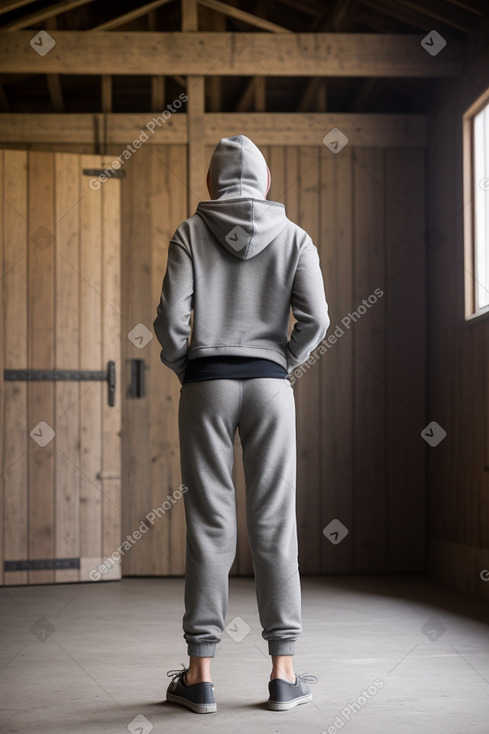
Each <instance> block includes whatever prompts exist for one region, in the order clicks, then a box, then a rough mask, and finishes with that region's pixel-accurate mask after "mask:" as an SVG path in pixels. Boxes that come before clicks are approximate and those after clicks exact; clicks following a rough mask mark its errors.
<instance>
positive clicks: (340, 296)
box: [15, 129, 426, 575]
mask: <svg viewBox="0 0 489 734" xmlns="http://www.w3.org/2000/svg"><path fill="white" fill-rule="evenodd" d="M243 132H244V134H246V129H244V130H243ZM15 147H22V146H15ZM35 147H37V148H48V149H56V150H60V149H64V150H71V151H77V152H90V148H89V147H88V146H83V147H82V146H76V145H63V146H61V145H36V146H35ZM260 147H261V148H262V150H263V152H264V154H265V156H266V157H267V160H268V162H269V167H270V169H271V173H272V188H271V191H270V195H269V196H270V198H272V199H275V200H278V201H283V202H284V203H285V204H286V207H287V213H288V216H289V217H290V218H291V219H292V220H294V221H296V222H297V223H299V224H300V225H301V226H302V227H304V228H305V229H307V231H308V232H310V234H311V236H312V237H313V239H314V241H315V243H316V245H317V246H318V249H319V254H320V258H321V264H322V269H323V274H324V280H325V287H326V293H327V298H328V302H329V306H330V315H331V326H330V329H329V332H328V336H329V335H334V334H335V331H336V334H337V335H339V338H338V339H337V342H336V343H335V344H332V345H330V346H329V348H328V350H327V352H326V353H325V354H324V355H323V356H321V357H320V358H319V361H318V362H317V363H316V364H314V365H313V366H310V369H308V370H307V371H306V373H305V374H304V375H303V376H302V377H301V378H299V379H298V380H297V382H296V383H295V386H294V390H295V396H296V406H297V430H298V483H297V512H298V524H299V559H300V567H301V570H302V572H303V573H321V572H325V573H374V572H379V573H383V572H396V571H399V572H402V571H407V572H411V571H416V572H417V571H423V570H424V568H425V491H426V490H425V450H426V448H425V444H424V442H423V441H422V440H421V439H420V430H421V428H422V427H423V426H424V425H425V423H424V421H425V384H424V376H425V302H424V293H425V254H424V231H425V212H424V199H425V191H424V182H425V151H424V148H412V147H411V148H409V149H407V148H406V149H402V148H394V147H386V148H382V147H379V146H378V145H377V146H376V147H372V148H368V147H362V148H353V147H351V146H346V147H345V148H344V149H343V150H342V151H341V152H340V153H338V154H336V155H334V154H332V153H331V151H330V150H329V149H327V148H326V147H325V146H321V147H320V148H318V147H314V146H310V145H308V146H304V147H300V146H295V145H288V146H281V145H274V146H268V147H267V146H260ZM120 149H121V146H120V145H117V146H109V148H108V152H107V160H108V159H109V158H110V156H111V154H119V153H120ZM211 152H212V148H209V147H208V148H206V163H207V161H208V160H209V157H210V155H211ZM186 156H187V146H186V145H176V144H175V145H151V146H146V147H144V146H143V147H142V148H141V149H140V150H138V151H137V153H136V154H135V155H134V156H133V157H132V158H131V159H130V160H129V161H127V163H126V164H125V169H126V178H125V179H124V180H123V181H122V223H121V225H122V262H121V265H122V316H123V323H122V341H121V358H120V362H119V364H120V370H119V374H120V377H121V380H122V537H123V538H124V537H125V536H126V535H128V534H132V533H133V532H134V531H135V530H136V529H137V528H138V527H139V526H140V523H141V521H143V522H145V524H146V525H147V526H148V527H149V530H148V531H147V532H145V533H144V534H143V535H142V538H141V539H140V540H139V541H138V542H137V543H136V544H135V545H134V546H133V547H132V548H131V550H130V551H128V552H127V553H126V554H125V556H124V557H123V559H122V570H123V574H125V575H160V574H162V575H182V574H183V573H184V570H185V518H184V508H183V502H182V501H181V500H180V501H177V502H175V503H174V504H172V506H171V509H169V510H168V509H167V510H166V511H165V514H164V515H163V516H162V517H161V518H160V519H157V520H156V521H155V522H154V524H151V523H149V522H148V520H147V519H146V515H147V513H148V512H151V511H152V510H153V509H154V508H156V507H157V506H158V505H161V503H162V502H164V501H165V500H166V499H167V495H172V494H173V493H174V492H175V490H177V489H178V487H179V485H180V482H181V479H180V466H179V450H178V433H177V414H178V399H179V388H180V383H179V382H178V380H177V378H176V377H175V376H174V375H173V373H171V372H170V371H169V370H168V369H167V368H165V367H164V366H163V365H162V364H161V362H160V360H159V351H160V348H159V344H158V343H157V341H156V339H155V338H153V339H152V340H151V341H150V342H149V343H148V344H147V345H146V346H145V347H144V348H142V349H138V348H137V347H136V346H135V345H134V344H133V343H132V342H131V341H130V340H129V339H128V338H127V334H128V333H129V332H130V331H131V329H132V328H133V327H134V326H136V325H137V324H139V323H142V324H144V325H145V326H146V327H147V328H148V329H149V330H151V329H152V322H153V319H154V317H155V309H156V305H157V303H158V299H159V294H160V289H161V283H162V279H163V275H164V272H165V268H166V256H167V249H168V241H169V238H170V237H171V234H172V233H173V231H174V230H175V229H176V227H177V226H178V224H179V223H180V222H181V221H182V220H183V219H184V218H185V217H186V216H187V203H186V199H187V159H186ZM378 288H380V289H381V290H382V292H383V296H381V297H380V298H378V300H377V302H376V303H375V304H374V305H372V306H371V307H370V308H366V310H365V313H364V314H363V315H360V317H359V318H357V319H356V321H355V318H356V317H355V315H354V314H353V316H352V317H350V318H351V320H350V323H349V324H348V328H347V327H346V326H345V324H344V323H342V319H346V318H348V317H349V314H350V313H353V312H354V311H355V310H356V309H358V306H360V305H361V304H362V301H363V299H367V298H368V296H369V295H372V294H373V293H374V291H375V290H376V289H378ZM361 310H363V309H361ZM340 329H341V330H342V331H343V334H341V333H340ZM131 358H144V359H145V360H146V364H147V366H148V369H147V371H146V381H147V384H146V388H147V392H146V396H145V397H144V398H142V399H134V398H130V397H128V394H127V389H128V385H129V360H130V359H131ZM236 459H237V461H236V465H235V471H234V477H235V482H236V486H237V511H238V521H239V528H240V531H239V539H238V548H237V554H236V560H235V563H234V566H233V569H232V573H233V574H251V573H252V570H253V569H252V564H251V555H250V552H249V546H248V540H247V536H246V530H245V517H244V482H243V473H242V468H241V466H240V463H239V461H240V448H239V445H238V441H237V445H236ZM167 507H168V505H167ZM333 519H338V520H340V521H341V522H342V523H343V524H344V525H345V526H346V528H347V529H348V535H347V536H346V537H345V538H344V539H343V540H342V541H341V542H340V543H339V544H338V545H333V544H332V543H331V542H330V541H329V540H328V539H327V538H326V537H325V535H324V534H323V528H324V527H325V526H326V525H328V523H329V522H330V521H331V520H333Z"/></svg>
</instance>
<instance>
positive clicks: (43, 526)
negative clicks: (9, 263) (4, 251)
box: [27, 152, 56, 584]
mask: <svg viewBox="0 0 489 734" xmlns="http://www.w3.org/2000/svg"><path fill="white" fill-rule="evenodd" d="M54 186H55V183H54V158H53V155H52V154H51V153H39V152H31V153H29V203H28V222H29V229H28V236H29V242H28V263H29V275H28V333H27V337H28V367H29V368H31V369H54V315H55V303H54V282H55V281H54V278H55V254H54V241H55V240H54V237H55V217H54ZM27 394H28V425H29V433H31V432H32V431H34V433H35V434H36V435H37V436H38V437H40V438H41V440H42V441H43V443H37V442H36V441H35V440H34V438H32V436H30V438H29V484H28V486H29V559H30V560H36V559H46V558H47V559H49V558H54V554H55V545H54V455H55V446H56V444H55V440H56V439H55V438H53V439H52V440H50V441H49V443H47V444H44V438H45V437H46V436H47V433H48V431H54V430H55V416H54V384H53V383H52V382H44V383H43V382H30V383H29V384H28V387H27ZM41 434H42V435H41ZM28 578H29V583H31V584H33V583H51V582H52V581H54V571H52V570H32V571H29V574H28Z"/></svg>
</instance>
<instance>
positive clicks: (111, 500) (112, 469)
mask: <svg viewBox="0 0 489 734" xmlns="http://www.w3.org/2000/svg"><path fill="white" fill-rule="evenodd" d="M102 238H103V242H102V248H103V249H102V298H101V311H102V365H103V369H105V368H106V366H107V364H108V362H109V360H111V361H114V362H115V369H116V390H115V405H114V406H113V407H110V406H109V404H108V396H107V395H108V385H107V384H103V386H102V387H103V389H102V395H101V400H102V405H101V411H102V435H101V437H100V438H101V440H102V442H103V457H102V465H101V467H102V555H103V558H104V559H105V558H111V557H112V558H111V561H114V565H113V566H112V567H111V570H110V571H109V572H108V573H107V574H106V576H105V578H106V579H107V580H108V579H109V578H110V579H115V578H121V561H120V558H119V557H118V553H117V554H116V555H115V556H114V555H113V554H114V553H115V552H116V550H117V548H118V547H119V546H120V543H121V512H122V510H121V397H122V391H121V376H122V375H121V372H122V370H121V363H122V359H121V287H120V286H121V247H120V245H121V186H120V180H118V179H112V180H109V181H107V182H106V183H105V185H104V186H103V187H102Z"/></svg>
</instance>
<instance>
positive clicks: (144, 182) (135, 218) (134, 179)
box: [121, 146, 154, 575]
mask: <svg viewBox="0 0 489 734" xmlns="http://www.w3.org/2000/svg"><path fill="white" fill-rule="evenodd" d="M152 155H153V152H152V150H151V148H150V147H146V148H145V147H144V146H143V147H142V148H141V149H140V150H138V152H137V154H136V155H134V156H133V157H132V158H131V159H130V160H129V161H128V162H127V164H126V166H127V168H126V178H125V179H124V182H123V183H124V185H123V200H122V215H123V220H122V247H123V261H122V262H123V264H122V267H123V271H122V273H123V275H122V281H123V283H124V286H123V287H124V292H123V300H122V304H123V309H122V311H123V315H124V320H123V324H122V355H123V362H124V363H123V365H122V367H123V369H121V380H122V383H123V385H124V387H123V414H122V423H123V425H124V426H130V427H131V428H130V431H129V434H128V437H127V441H125V443H124V447H123V448H124V450H123V456H122V476H123V477H124V486H125V492H124V494H125V496H124V501H123V507H122V510H123V532H122V535H123V537H124V538H125V537H126V535H129V534H132V533H134V531H135V530H137V529H138V528H139V526H140V523H141V522H143V521H144V518H145V516H146V514H147V513H148V512H149V511H150V510H151V509H152V486H151V485H152V480H151V476H152V469H151V455H150V439H149V425H150V422H149V421H150V413H149V403H150V400H151V398H150V395H149V393H148V394H146V396H145V397H143V398H133V397H130V396H129V394H128V386H129V383H130V360H131V359H144V360H147V359H148V355H149V351H150V344H151V339H150V340H149V341H147V340H146V336H147V335H148V333H149V335H151V334H152V331H151V323H152V319H151V314H152V311H153V308H154V304H153V303H152V301H151V287H150V284H151V265H152V253H151V248H152V242H151V197H150V193H151V181H150V177H149V176H148V175H147V172H148V171H150V170H151V157H152ZM138 325H140V326H138ZM135 328H136V329H139V330H140V331H141V334H142V335H144V337H145V338H144V339H143V341H142V342H141V344H138V343H137V341H131V339H130V338H129V334H130V333H131V332H132V330H133V329H135ZM146 330H147V331H146ZM136 333H139V332H138V331H137V332H136ZM148 339H149V336H148ZM143 529H144V528H143ZM151 533H152V531H149V532H148V531H147V532H146V533H145V535H144V536H143V537H142V538H141V539H140V540H138V542H137V543H135V544H134V545H133V547H132V548H131V550H130V551H128V552H127V553H126V554H125V555H124V557H123V559H122V571H123V574H128V575H133V574H144V573H145V572H147V569H148V564H147V558H150V557H151V554H150V553H149V545H151V538H150V536H151Z"/></svg>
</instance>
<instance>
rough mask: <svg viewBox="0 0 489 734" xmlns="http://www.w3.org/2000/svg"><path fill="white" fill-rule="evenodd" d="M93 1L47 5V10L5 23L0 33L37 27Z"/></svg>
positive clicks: (80, 0) (65, 0) (68, 1)
mask: <svg viewBox="0 0 489 734" xmlns="http://www.w3.org/2000/svg"><path fill="white" fill-rule="evenodd" d="M93 1H94V0H63V1H62V2H60V3H56V4H55V5H49V6H48V7H47V8H42V10H37V11H35V12H34V13H31V14H30V15H24V17H23V18H17V20H13V21H11V22H10V23H6V24H5V25H3V26H2V31H5V30H8V31H18V30H20V29H21V28H28V27H29V26H31V25H38V24H39V23H42V21H44V20H47V19H48V18H54V17H56V16H57V15H61V13H67V12H68V11H69V10H74V9H75V8H79V7H80V5H87V4H88V3H92V2H93Z"/></svg>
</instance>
